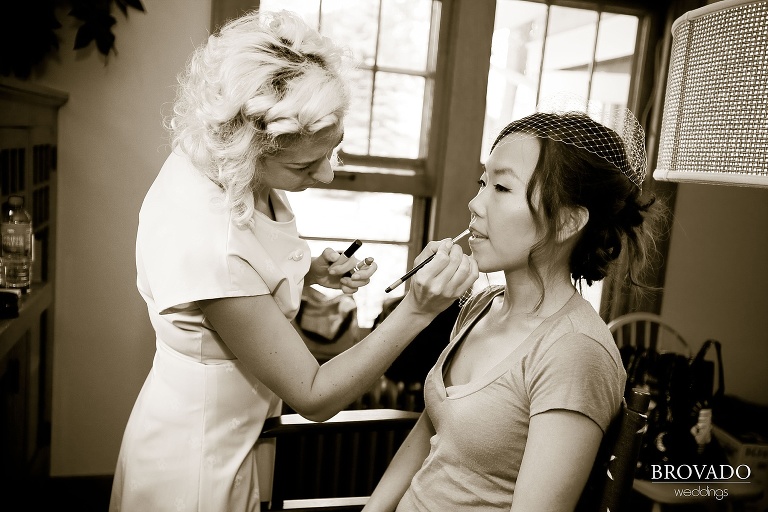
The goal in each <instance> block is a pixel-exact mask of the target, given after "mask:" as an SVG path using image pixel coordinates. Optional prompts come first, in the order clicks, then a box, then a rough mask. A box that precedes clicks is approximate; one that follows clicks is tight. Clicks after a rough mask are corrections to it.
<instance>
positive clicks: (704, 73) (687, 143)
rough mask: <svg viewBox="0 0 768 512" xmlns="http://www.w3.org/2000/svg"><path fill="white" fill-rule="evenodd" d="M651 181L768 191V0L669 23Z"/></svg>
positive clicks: (726, 2) (718, 6)
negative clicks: (669, 44)
mask: <svg viewBox="0 0 768 512" xmlns="http://www.w3.org/2000/svg"><path fill="white" fill-rule="evenodd" d="M653 177H654V178H655V179H657V180H665V181H678V182H695V183H720V184H730V185H741V186H754V187H768V0H763V1H758V2H756V1H744V0H723V1H720V2H715V3H713V4H710V5H707V6H705V7H702V8H700V9H695V10H692V11H689V12H687V13H685V14H684V15H683V16H681V17H680V18H678V19H677V20H675V22H674V24H673V25H672V49H671V55H670V63H669V75H668V78H667V90H666V98H665V103H664V113H663V117H662V125H661V138H660V142H659V152H658V161H657V164H656V170H655V171H654V173H653Z"/></svg>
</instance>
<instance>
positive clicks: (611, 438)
mask: <svg viewBox="0 0 768 512" xmlns="http://www.w3.org/2000/svg"><path fill="white" fill-rule="evenodd" d="M647 411H648V394H647V393H645V392H644V391H640V390H633V391H632V392H631V393H629V394H628V395H627V396H626V397H625V399H624V403H623V404H622V407H621V411H620V413H619V415H618V416H617V417H616V419H615V420H614V421H613V422H612V424H611V427H610V428H609V430H608V432H607V433H606V436H605V438H604V440H603V442H602V444H601V448H600V451H599V452H598V456H597V458H596V460H595V464H594V466H593V469H592V473H591V475H590V478H589V481H588V483H587V486H586V487H585V490H584V492H583V493H582V497H581V500H580V502H579V507H578V508H577V511H578V512H597V511H600V512H607V511H608V510H611V511H614V512H616V511H620V510H622V508H621V507H622V504H623V503H624V502H625V501H626V499H627V496H628V495H629V493H630V492H631V489H632V481H633V477H634V472H635V466H636V463H637V457H638V453H639V449H640V441H641V439H642V435H643V433H644V432H645V427H646V425H647V416H646V413H647ZM418 417H419V413H417V412H407V411H399V410H394V409H367V410H351V411H342V412H340V413H339V414H337V415H336V416H334V417H333V418H331V419H330V420H328V421H326V422H323V423H316V422H313V421H309V420H306V419H304V418H302V417H301V416H299V415H298V414H284V415H283V416H280V417H277V418H270V419H269V420H267V422H266V423H265V425H264V430H263V432H262V435H261V439H262V440H263V439H275V441H276V446H275V460H274V478H273V480H272V484H271V497H270V494H269V489H267V490H264V489H263V490H262V497H263V498H262V499H263V500H265V501H263V503H262V509H263V510H298V511H310V510H312V511H319V510H322V511H348V512H351V511H359V510H361V509H362V507H363V506H364V505H365V503H366V501H367V500H368V496H370V494H371V493H372V492H373V490H374V488H375V487H376V484H377V482H378V481H379V479H380V478H381V476H382V475H383V474H384V471H385V470H386V468H387V466H388V465H389V462H390V461H391V460H392V457H394V454H395V453H396V452H397V449H398V448H399V447H400V445H401V444H402V442H403V441H404V440H405V437H406V436H407V435H408V432H410V430H411V428H413V425H414V424H415V423H416V420H417V419H418Z"/></svg>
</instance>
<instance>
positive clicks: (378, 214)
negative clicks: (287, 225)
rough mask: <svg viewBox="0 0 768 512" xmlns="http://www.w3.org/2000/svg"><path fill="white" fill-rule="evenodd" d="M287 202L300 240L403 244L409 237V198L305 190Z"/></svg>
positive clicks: (326, 190) (293, 195)
mask: <svg viewBox="0 0 768 512" xmlns="http://www.w3.org/2000/svg"><path fill="white" fill-rule="evenodd" d="M288 199H289V201H290V202H291V207H292V208H293V211H294V213H295V214H296V225H297V227H298V229H299V233H300V234H301V236H303V237H310V238H323V239H345V238H346V239H349V240H354V239H355V238H360V239H365V240H380V241H387V242H402V243H407V242H408V241H409V240H410V237H411V211H412V208H413V196H411V195H407V194H389V193H382V192H351V191H348V190H329V189H308V190H305V191H303V192H288ZM385 286H386V285H385Z"/></svg>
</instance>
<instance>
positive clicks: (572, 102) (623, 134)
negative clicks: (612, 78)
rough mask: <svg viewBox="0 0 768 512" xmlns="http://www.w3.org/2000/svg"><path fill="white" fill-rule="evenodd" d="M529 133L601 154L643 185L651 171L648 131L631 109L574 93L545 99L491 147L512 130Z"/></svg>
mask: <svg viewBox="0 0 768 512" xmlns="http://www.w3.org/2000/svg"><path fill="white" fill-rule="evenodd" d="M516 132H521V133H527V134H529V135H534V136H537V137H541V138H548V139H551V140H555V141H558V142H562V143H564V144H569V145H571V146H576V147H578V148H581V149H583V150H586V151H589V152H590V153H592V154H594V155H597V156H598V157H600V158H602V159H603V160H605V161H607V162H609V163H610V164H612V165H613V166H614V167H616V168H617V169H618V170H620V171H621V172H622V173H623V174H624V175H625V176H627V178H629V179H630V181H632V183H634V184H635V185H637V187H638V188H640V189H642V186H643V181H644V180H645V176H646V172H647V158H646V153H645V131H644V130H643V127H642V126H640V123H639V122H638V121H637V119H636V118H635V116H634V114H632V112H631V111H630V110H629V109H626V108H624V107H618V108H616V107H609V108H606V107H604V106H603V105H602V104H600V103H597V102H587V101H585V100H583V99H578V98H575V97H571V96H557V97H554V98H552V99H551V100H548V101H547V102H545V103H542V104H540V105H539V107H538V108H537V112H536V113H535V114H531V115H529V116H526V117H523V118H522V119H519V120H517V121H513V122H512V123H510V124H508V125H507V126H506V127H505V128H504V129H503V130H502V131H501V132H500V133H499V135H498V136H497V137H496V140H495V141H494V143H493V145H492V146H491V151H493V148H495V147H496V146H497V145H498V144H499V142H500V141H501V140H502V139H503V138H505V137H506V136H507V135H509V134H510V133H516Z"/></svg>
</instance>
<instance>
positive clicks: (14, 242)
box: [0, 196, 32, 290]
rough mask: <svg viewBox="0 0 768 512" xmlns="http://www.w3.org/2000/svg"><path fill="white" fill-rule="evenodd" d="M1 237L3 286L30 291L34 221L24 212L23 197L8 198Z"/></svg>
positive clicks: (0, 229) (0, 232) (0, 230)
mask: <svg viewBox="0 0 768 512" xmlns="http://www.w3.org/2000/svg"><path fill="white" fill-rule="evenodd" d="M0 236H2V248H3V253H2V258H3V259H2V261H3V264H2V277H3V283H2V284H3V286H4V287H6V288H19V289H22V290H28V289H29V284H30V281H31V275H30V267H31V265H32V220H31V219H30V217H29V214H28V213H27V212H26V210H24V198H23V197H21V196H11V197H9V198H8V204H7V207H6V208H5V209H4V210H3V219H2V224H0Z"/></svg>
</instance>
